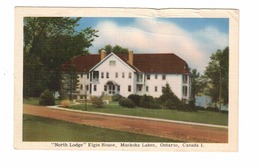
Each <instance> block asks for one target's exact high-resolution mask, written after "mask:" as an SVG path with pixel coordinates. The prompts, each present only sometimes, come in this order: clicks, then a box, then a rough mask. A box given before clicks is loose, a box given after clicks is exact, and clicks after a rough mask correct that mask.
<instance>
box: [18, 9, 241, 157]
mask: <svg viewBox="0 0 260 167" xmlns="http://www.w3.org/2000/svg"><path fill="white" fill-rule="evenodd" d="M43 16H44V17H65V16H75V17H104V16H106V17H148V18H149V17H179V18H229V48H230V60H229V125H228V126H229V134H228V136H229V139H228V140H229V142H228V143H227V144H215V143H214V144H213V143H212V144H209V143H203V145H204V147H188V148H186V147H181V148H175V147H173V148H172V147H160V146H159V145H160V143H155V144H156V145H158V147H156V148H146V147H130V148H129V147H128V148H122V147H120V146H119V145H120V143H115V144H116V145H118V147H113V148H105V147H100V148H91V147H88V142H77V143H78V144H83V146H82V147H78V148H77V147H55V144H53V143H54V142H23V141H22V115H23V110H22V109H23V99H22V97H23V95H22V93H23V91H22V83H23V78H22V76H23V17H43ZM238 32H239V11H238V10H235V9H161V10H160V9H147V8H50V7H16V8H15V48H14V52H15V56H14V58H15V62H14V147H15V148H16V149H48V150H49V149H59V150H60V149H65V150H127V151H199V152H201V151H214V152H215V151H226V152H228V151H232V152H233V151H238V55H239V52H238V51H239V49H238V46H239V43H238V41H239V40H238V39H239V36H238V35H239V33H238ZM58 143H67V144H70V143H72V144H74V142H58ZM181 144H182V143H180V145H181ZM198 144H200V143H198Z"/></svg>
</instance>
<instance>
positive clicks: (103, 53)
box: [100, 50, 107, 61]
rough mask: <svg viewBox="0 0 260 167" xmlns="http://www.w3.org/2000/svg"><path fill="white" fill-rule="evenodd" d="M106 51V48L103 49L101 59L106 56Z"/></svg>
mask: <svg viewBox="0 0 260 167" xmlns="http://www.w3.org/2000/svg"><path fill="white" fill-rule="evenodd" d="M106 55H107V54H106V51H105V50H101V54H100V61H102V60H103V59H104V58H105V57H106Z"/></svg>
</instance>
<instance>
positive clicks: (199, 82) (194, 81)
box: [191, 69, 206, 100]
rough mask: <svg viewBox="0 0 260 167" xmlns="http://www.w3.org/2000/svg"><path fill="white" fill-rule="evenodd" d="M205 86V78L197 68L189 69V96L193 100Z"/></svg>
mask: <svg viewBox="0 0 260 167" xmlns="http://www.w3.org/2000/svg"><path fill="white" fill-rule="evenodd" d="M205 86H206V79H205V77H204V76H203V75H201V74H200V73H199V72H198V71H197V69H192V70H191V97H192V99H194V100H195V98H196V96H198V95H199V94H201V93H203V91H204V88H205Z"/></svg>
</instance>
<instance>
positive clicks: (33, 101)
mask: <svg viewBox="0 0 260 167" xmlns="http://www.w3.org/2000/svg"><path fill="white" fill-rule="evenodd" d="M60 102H61V100H55V104H56V105H59V104H60ZM23 103H24V104H31V105H39V98H37V97H30V98H29V99H25V98H24V99H23Z"/></svg>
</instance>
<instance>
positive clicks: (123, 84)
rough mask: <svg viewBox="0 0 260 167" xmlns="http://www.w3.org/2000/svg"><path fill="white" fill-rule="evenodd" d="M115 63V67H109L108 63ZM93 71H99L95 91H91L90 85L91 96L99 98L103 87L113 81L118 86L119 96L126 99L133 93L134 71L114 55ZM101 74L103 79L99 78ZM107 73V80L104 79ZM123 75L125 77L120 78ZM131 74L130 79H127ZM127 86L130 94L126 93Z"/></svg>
mask: <svg viewBox="0 0 260 167" xmlns="http://www.w3.org/2000/svg"><path fill="white" fill-rule="evenodd" d="M110 61H115V62H116V64H115V66H110V65H109V62H110ZM95 71H99V82H98V83H97V84H96V85H97V91H93V86H94V84H92V85H93V86H92V95H95V96H100V95H101V94H102V92H103V91H104V85H106V83H107V82H108V81H114V82H116V83H117V84H118V85H120V95H122V96H125V97H127V96H128V95H129V94H133V93H134V71H133V69H131V68H130V67H128V66H127V65H126V64H125V63H124V62H123V61H122V60H121V59H119V58H118V57H117V56H115V55H111V56H110V57H109V58H107V59H106V60H105V61H104V62H103V63H102V64H100V65H99V66H98V67H96V68H95ZM101 72H103V73H104V78H101ZM107 72H109V78H106V73H107ZM116 72H118V78H116ZM122 73H124V75H125V77H124V78H123V77H122ZM129 73H131V78H129ZM128 85H130V86H131V92H128Z"/></svg>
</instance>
